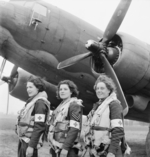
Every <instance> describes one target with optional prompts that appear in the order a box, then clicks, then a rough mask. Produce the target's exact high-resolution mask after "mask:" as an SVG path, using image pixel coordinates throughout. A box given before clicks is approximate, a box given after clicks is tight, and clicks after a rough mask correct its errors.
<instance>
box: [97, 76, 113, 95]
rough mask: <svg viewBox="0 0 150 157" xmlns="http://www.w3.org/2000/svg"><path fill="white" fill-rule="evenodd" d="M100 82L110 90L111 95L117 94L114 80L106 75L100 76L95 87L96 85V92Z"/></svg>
mask: <svg viewBox="0 0 150 157" xmlns="http://www.w3.org/2000/svg"><path fill="white" fill-rule="evenodd" d="M99 82H103V83H105V85H106V87H107V88H108V89H109V90H110V93H112V92H115V93H116V86H115V83H114V82H113V80H112V79H111V78H110V77H108V76H107V75H105V74H100V76H99V77H98V78H97V80H96V82H95V85H94V90H96V86H97V84H98V83H99Z"/></svg>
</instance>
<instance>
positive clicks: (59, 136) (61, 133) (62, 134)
mask: <svg viewBox="0 0 150 157" xmlns="http://www.w3.org/2000/svg"><path fill="white" fill-rule="evenodd" d="M67 132H68V123H63V122H57V124H56V126H55V128H54V139H55V140H56V141H57V142H60V143H64V141H65V139H66V136H67Z"/></svg>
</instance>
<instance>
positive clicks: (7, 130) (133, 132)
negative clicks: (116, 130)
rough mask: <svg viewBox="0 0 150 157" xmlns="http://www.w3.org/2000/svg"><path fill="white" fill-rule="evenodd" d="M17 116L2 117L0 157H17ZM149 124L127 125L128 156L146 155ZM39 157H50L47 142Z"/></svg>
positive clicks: (0, 119)
mask: <svg viewBox="0 0 150 157" xmlns="http://www.w3.org/2000/svg"><path fill="white" fill-rule="evenodd" d="M14 124H15V118H14V117H12V118H10V117H6V116H5V117H4V116H3V117H0V157H16V156H17V142H18V138H17V136H16V134H15V132H14ZM147 132H148V126H143V125H133V126H125V134H126V139H127V141H128V144H129V145H130V147H131V149H132V153H131V155H130V156H128V157H146V152H145V138H146V135H147ZM39 157H50V155H49V146H48V144H47V143H45V145H44V147H43V148H41V149H40V151H39Z"/></svg>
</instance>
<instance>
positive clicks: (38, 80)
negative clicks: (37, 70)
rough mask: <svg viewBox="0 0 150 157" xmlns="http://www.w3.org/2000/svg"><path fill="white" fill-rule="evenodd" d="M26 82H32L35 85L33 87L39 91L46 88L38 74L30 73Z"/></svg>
mask: <svg viewBox="0 0 150 157" xmlns="http://www.w3.org/2000/svg"><path fill="white" fill-rule="evenodd" d="M27 82H32V83H33V84H34V85H35V87H36V88H38V90H39V92H43V91H45V89H46V87H45V83H44V82H43V80H42V79H41V78H40V77H38V76H33V75H31V76H30V77H29V79H28V80H27Z"/></svg>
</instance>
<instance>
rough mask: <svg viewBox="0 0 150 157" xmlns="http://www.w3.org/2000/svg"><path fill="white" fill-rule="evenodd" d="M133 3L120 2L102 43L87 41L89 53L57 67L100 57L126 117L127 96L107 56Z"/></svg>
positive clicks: (68, 60)
mask: <svg viewBox="0 0 150 157" xmlns="http://www.w3.org/2000/svg"><path fill="white" fill-rule="evenodd" d="M131 1H132V0H121V1H120V3H119V5H118V6H117V8H116V10H115V12H114V14H113V16H112V18H111V20H110V21H109V23H108V25H107V27H106V29H105V31H104V34H103V38H102V40H101V41H99V42H96V41H93V40H88V41H87V43H86V44H85V47H86V48H87V49H88V50H89V52H87V53H84V54H79V55H77V56H74V57H71V58H69V59H67V60H65V61H62V62H60V63H59V64H58V66H57V69H62V68H65V67H68V66H70V65H73V64H76V63H77V62H79V61H81V60H83V59H85V58H88V57H91V56H94V57H96V58H98V57H100V58H101V61H102V62H103V65H104V69H105V73H106V74H107V75H108V76H110V77H111V78H112V79H113V80H114V82H115V84H116V86H117V91H118V97H119V100H120V101H121V103H122V105H123V108H124V115H126V114H127V112H128V105H127V102H126V99H125V96H124V94H123V91H122V88H121V86H120V83H119V81H118V78H117V76H116V74H115V72H114V70H113V68H112V66H111V65H110V63H109V62H108V60H107V55H108V54H109V52H110V51H112V52H113V51H114V49H113V48H111V47H109V48H107V46H108V44H109V42H110V41H111V40H112V38H113V37H114V35H115V34H116V32H117V31H118V29H119V27H120V25H121V23H122V21H123V19H124V17H125V15H126V13H127V11H128V8H129V6H130V4H131Z"/></svg>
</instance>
